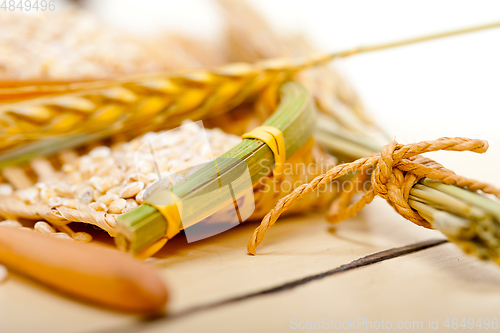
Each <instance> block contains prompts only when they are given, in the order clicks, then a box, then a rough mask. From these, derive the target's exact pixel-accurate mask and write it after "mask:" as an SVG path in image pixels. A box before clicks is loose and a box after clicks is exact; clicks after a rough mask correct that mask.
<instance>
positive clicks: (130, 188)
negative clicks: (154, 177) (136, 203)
mask: <svg viewBox="0 0 500 333" xmlns="http://www.w3.org/2000/svg"><path fill="white" fill-rule="evenodd" d="M143 188H144V183H143V182H133V183H130V184H128V185H127V186H125V187H124V188H123V190H122V191H121V192H120V194H119V196H120V198H124V199H125V198H131V197H134V196H136V195H137V193H139V192H140V191H141V190H142V189H143Z"/></svg>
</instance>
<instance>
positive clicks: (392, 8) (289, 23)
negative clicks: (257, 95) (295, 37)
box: [90, 0, 500, 185]
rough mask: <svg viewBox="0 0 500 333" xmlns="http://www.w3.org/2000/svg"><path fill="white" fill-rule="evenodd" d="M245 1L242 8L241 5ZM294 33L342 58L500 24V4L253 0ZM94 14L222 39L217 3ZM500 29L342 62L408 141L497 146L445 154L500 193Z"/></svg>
mask: <svg viewBox="0 0 500 333" xmlns="http://www.w3.org/2000/svg"><path fill="white" fill-rule="evenodd" d="M235 1H237V0H235ZM248 1H250V2H251V3H253V4H255V5H256V6H257V7H258V8H259V9H260V10H261V11H262V12H263V13H264V15H265V16H266V17H268V18H269V19H270V20H272V22H273V24H274V25H275V26H276V27H277V28H279V29H281V30H282V31H283V32H284V33H286V32H288V31H292V32H293V31H303V32H305V33H306V34H307V35H308V36H309V38H310V39H312V40H313V41H314V42H315V43H316V44H317V45H318V46H319V47H320V49H322V50H324V51H335V50H341V49H346V48H351V47H353V46H360V45H368V44H372V43H379V42H385V41H392V40H397V39H401V38H407V37H412V36H419V35H424V34H429V33H434V32H438V31H446V30H450V29H455V28H460V27H467V26H471V25H476V24H484V23H489V22H492V21H500V2H498V1H456V0H440V1H432V0H425V1H413V2H410V1H397V0H385V1H370V0H356V1H352V0H350V1H346V0H345V1H331V0H330V1H328V0H309V1H305V0H303V1H300V0H248ZM90 7H91V8H92V9H94V10H95V11H97V12H98V13H99V15H101V16H102V17H104V18H105V19H106V20H108V21H109V22H111V23H112V24H116V25H119V26H122V27H124V28H126V29H130V30H132V31H134V32H135V33H138V34H141V33H142V34H144V33H146V34H150V33H154V32H155V31H157V29H158V28H160V27H161V28H167V29H174V30H176V31H178V32H183V33H188V34H191V35H194V36H200V37H203V38H207V39H209V40H210V39H211V40H215V39H216V38H217V36H218V34H219V33H220V31H221V29H222V22H221V19H220V16H218V15H219V14H218V12H217V7H216V6H215V5H214V4H213V3H212V2H210V1H209V0H206V1H205V0H183V1H161V0H146V1H145V0H142V1H134V0H107V1H97V0H93V1H91V2H90ZM499 42H500V28H499V29H496V30H491V31H484V32H478V33H472V34H468V35H463V36H458V37H452V38H448V39H444V40H438V41H432V42H426V43H423V44H417V45H412V46H406V47H402V48H398V49H391V50H385V51H379V52H374V53H369V54H363V55H356V56H353V57H351V58H349V59H344V60H338V61H337V62H336V64H337V66H338V67H339V68H340V70H341V72H343V74H344V75H345V76H346V77H347V78H348V79H349V80H350V81H351V83H352V84H353V85H354V86H355V88H356V90H357V91H358V93H359V94H360V96H361V98H362V99H363V101H364V103H365V105H366V106H367V108H368V109H369V110H370V111H371V112H372V113H373V114H374V115H375V117H376V119H377V120H378V122H379V123H380V124H381V125H382V126H383V127H384V128H385V129H386V131H387V132H388V133H390V134H391V135H393V136H394V137H395V138H396V139H397V140H398V141H401V142H411V141H418V140H425V139H434V138H437V137H440V136H465V137H473V138H481V139H487V140H489V142H490V145H491V148H490V151H489V152H488V153H487V154H486V155H485V156H478V155H475V154H474V155H473V154H471V153H467V154H459V153H435V154H433V155H432V156H431V157H434V158H436V159H437V160H438V161H440V162H442V163H443V164H445V166H448V167H450V168H452V169H454V170H455V171H457V172H458V173H461V174H464V175H466V176H470V177H474V178H478V179H481V180H489V181H490V182H491V181H493V182H494V183H496V185H500V183H499V182H500V135H499V121H500V115H499V114H500V65H499V61H500V46H499V45H500V43H499Z"/></svg>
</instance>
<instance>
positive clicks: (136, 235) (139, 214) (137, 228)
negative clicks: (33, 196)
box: [117, 82, 316, 253]
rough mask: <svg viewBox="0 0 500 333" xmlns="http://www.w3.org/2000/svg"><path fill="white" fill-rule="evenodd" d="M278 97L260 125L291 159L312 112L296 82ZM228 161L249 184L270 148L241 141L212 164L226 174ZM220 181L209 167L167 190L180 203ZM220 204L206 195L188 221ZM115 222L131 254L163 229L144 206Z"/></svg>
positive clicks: (263, 167)
mask: <svg viewBox="0 0 500 333" xmlns="http://www.w3.org/2000/svg"><path fill="white" fill-rule="evenodd" d="M281 94H282V97H281V102H280V105H279V107H278V109H277V111H276V112H275V113H274V114H273V115H272V116H271V117H270V118H269V119H268V120H267V121H266V122H265V123H264V126H274V127H276V128H278V129H279V130H281V132H282V133H283V137H284V139H285V146H286V156H291V155H293V154H294V153H295V152H296V151H297V150H298V149H299V148H300V147H302V146H303V145H304V143H305V142H306V141H307V140H308V139H309V138H310V137H311V135H312V133H313V130H314V127H315V123H316V109H315V106H314V103H313V101H312V97H311V95H310V94H309V92H308V91H307V90H306V89H304V88H303V87H302V86H300V85H299V84H297V83H294V82H288V83H286V84H284V85H283V86H282V87H281ZM231 159H232V160H233V161H245V162H246V163H247V165H248V169H249V173H250V177H251V180H252V183H253V184H256V183H258V182H259V181H260V180H261V179H262V178H263V177H265V176H267V175H268V174H269V171H270V170H272V169H273V165H274V155H273V152H272V151H271V149H270V148H269V147H268V146H267V145H266V144H265V143H263V142H262V141H260V140H256V139H245V140H243V141H242V142H241V143H240V144H239V145H237V146H236V147H234V148H233V149H231V150H230V151H228V152H227V153H225V154H224V155H222V156H221V157H220V158H217V159H216V160H215V163H216V165H217V167H218V170H219V172H220V174H227V173H228V172H231V170H232V169H234V168H235V164H234V163H235V162H231ZM230 178H231V177H229V178H228V179H230ZM220 179H221V178H220V175H219V174H218V173H216V172H215V171H214V168H213V167H204V168H202V169H200V170H199V171H197V172H196V173H195V174H194V175H193V176H191V177H190V179H189V180H187V181H185V182H182V183H179V184H177V185H175V186H174V187H172V189H171V191H172V192H173V193H175V194H176V195H177V197H178V198H180V200H181V201H183V200H187V199H190V198H194V197H196V196H199V195H201V194H206V193H210V192H211V191H213V190H214V189H218V188H219V187H220V184H219V181H220ZM220 201H221V198H219V197H218V196H217V195H213V196H209V198H208V200H206V201H203V202H201V203H200V205H198V206H197V207H193V208H192V209H193V210H192V211H189V212H188V214H189V216H190V217H192V218H191V220H194V221H196V217H198V216H203V214H204V213H206V212H207V211H208V210H214V207H220V205H221V202H220ZM118 223H119V227H118V235H117V245H118V246H119V247H120V248H121V249H123V250H128V251H131V252H132V253H138V252H140V251H141V250H143V249H145V248H147V247H148V246H150V245H152V244H154V243H155V242H156V241H158V240H160V239H161V238H162V237H164V235H165V233H166V230H167V221H166V219H165V218H164V217H163V215H162V214H160V212H159V211H158V210H156V208H154V207H152V206H150V205H147V204H143V205H141V206H139V207H137V208H136V209H135V210H133V211H131V212H129V213H127V214H125V215H123V216H121V217H120V218H119V220H118ZM184 227H186V226H184Z"/></svg>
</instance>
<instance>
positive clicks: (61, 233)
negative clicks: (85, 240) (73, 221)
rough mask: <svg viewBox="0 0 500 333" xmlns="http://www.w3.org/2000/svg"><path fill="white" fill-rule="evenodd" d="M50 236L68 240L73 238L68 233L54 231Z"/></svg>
mask: <svg viewBox="0 0 500 333" xmlns="http://www.w3.org/2000/svg"><path fill="white" fill-rule="evenodd" d="M52 237H55V238H59V239H66V240H70V241H73V240H74V239H73V238H71V236H70V235H68V234H66V233H64V232H56V233H55V234H52Z"/></svg>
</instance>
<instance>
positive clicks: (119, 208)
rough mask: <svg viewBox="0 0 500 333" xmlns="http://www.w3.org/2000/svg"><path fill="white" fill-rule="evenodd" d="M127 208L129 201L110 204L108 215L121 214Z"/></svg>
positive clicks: (123, 200)
mask: <svg viewBox="0 0 500 333" xmlns="http://www.w3.org/2000/svg"><path fill="white" fill-rule="evenodd" d="M126 207H127V201H126V200H125V199H118V200H115V201H113V202H112V203H110V204H109V206H108V213H111V214H121V213H122V212H123V211H124V210H125V208H126Z"/></svg>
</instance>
